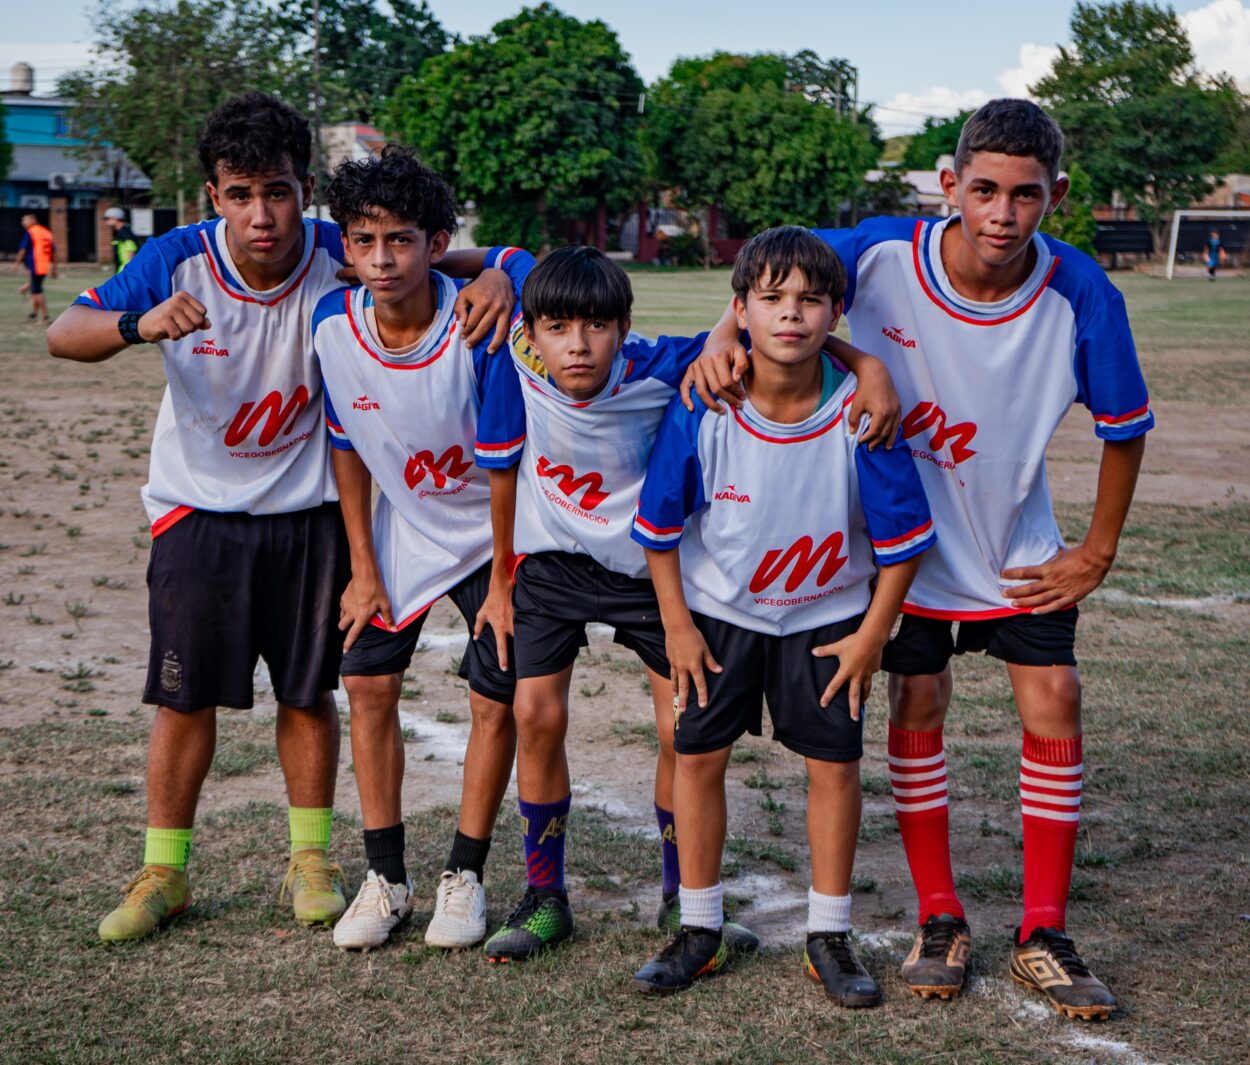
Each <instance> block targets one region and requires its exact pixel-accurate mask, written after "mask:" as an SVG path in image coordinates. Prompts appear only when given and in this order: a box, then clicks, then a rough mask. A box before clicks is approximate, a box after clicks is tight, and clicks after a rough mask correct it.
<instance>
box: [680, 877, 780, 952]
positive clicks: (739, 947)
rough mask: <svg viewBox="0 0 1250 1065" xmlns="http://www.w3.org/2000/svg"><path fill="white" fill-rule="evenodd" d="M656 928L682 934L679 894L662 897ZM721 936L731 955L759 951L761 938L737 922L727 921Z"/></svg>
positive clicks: (722, 927) (722, 928)
mask: <svg viewBox="0 0 1250 1065" xmlns="http://www.w3.org/2000/svg"><path fill="white" fill-rule="evenodd" d="M655 926H656V928H658V929H659V930H660V931H661V932H667V933H668V934H669V935H671V936H676V935H679V934H680V933H681V899H680V898H679V897H678V895H677V892H675V891H674V892H673V893H672V894H671V895H661V896H660V910H659V912H658V913H657V914H656V915H655ZM721 934H722V935H723V936H724V937H725V949H726V950H728V951H729V953H730V954H753V953H754V952H755V951H757V950H758V949H759V945H760V937H759V936H757V935H756V934H755V933H754V932H752V931H751V929H749V928H747V927H746V926H745V925H740V924H738V923H737V922H736V921H726V922H725V923H724V925H722V926H721Z"/></svg>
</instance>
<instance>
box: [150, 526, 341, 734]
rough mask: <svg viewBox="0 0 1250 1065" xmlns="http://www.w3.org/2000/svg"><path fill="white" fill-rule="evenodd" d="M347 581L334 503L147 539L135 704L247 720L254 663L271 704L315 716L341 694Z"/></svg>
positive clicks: (182, 529)
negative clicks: (222, 710) (142, 663)
mask: <svg viewBox="0 0 1250 1065" xmlns="http://www.w3.org/2000/svg"><path fill="white" fill-rule="evenodd" d="M350 575H351V566H350V561H349V557H348V553H347V537H346V534H345V533H344V531H343V518H342V515H341V513H340V512H339V506H338V504H337V503H326V504H324V505H322V506H320V507H314V508H312V509H311V510H300V511H295V512H294V513H291V514H267V515H253V514H222V513H218V512H214V511H208V510H193V511H192V512H191V513H190V514H188V515H187V516H186V517H184V518H182V519H180V520H179V521H177V522H175V523H174V524H173V525H171V526H170V527H169V528H168V529H166V530H165V531H164V532H163V533H161V535H160V536H158V537H156V539H154V540H153V541H152V554H151V557H150V558H149V560H148V620H149V623H150V625H151V629H152V647H151V652H150V654H149V657H148V679H147V686H146V687H145V688H144V690H143V701H144V702H145V703H153V704H156V705H159V706H168V707H170V708H171V709H173V710H199V709H200V708H202V707H206V706H233V707H236V708H238V709H243V710H246V709H248V708H250V707H251V705H252V673H253V672H254V670H255V669H256V660H257V658H258V657H261V658H264V660H265V662H266V664H267V665H268V666H269V676H270V678H271V680H272V681H273V691H274V695H275V696H276V697H277V699H278V701H279V702H281V703H285V704H286V705H287V706H295V707H309V706H313V705H314V704H315V703H316V700H317V695H318V693H319V692H323V691H328V690H330V689H332V688H337V687H338V674H339V659H340V657H341V656H342V653H343V634H342V633H341V632H339V629H338V618H339V599H340V598H341V597H342V595H343V589H344V588H346V587H347V581H348V578H349V577H350Z"/></svg>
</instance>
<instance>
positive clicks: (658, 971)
mask: <svg viewBox="0 0 1250 1065" xmlns="http://www.w3.org/2000/svg"><path fill="white" fill-rule="evenodd" d="M728 958H729V950H728V948H727V947H726V945H725V937H724V936H723V935H722V934H721V932H720V929H714V928H688V927H687V928H682V930H681V931H680V932H678V933H677V938H676V939H674V940H673V941H672V942H671V943H669V945H668V946H667V947H665V948H664V949H663V950H662V951H660V953H659V954H657V955H656V956H655V957H654V958H652V959H651V960H650V961H649V962H647V964H646V965H644V966H643V967H642V968H641V969H639V970H638V971H637V972H636V973H634V979H633V987H634V989H635V990H636V991H641V992H643V993H644V994H648V995H656V994H658V995H668V994H672V992H674V991H683V990H685V989H686V988H688V987H689V986H690V985H691V984H693V983H694V982H695V981H696V980H698V979H700V978H701V977H704V976H712V975H714V974H715V973H718V972H720V971H721V970H722V969H723V968H725V963H726V961H727V960H728Z"/></svg>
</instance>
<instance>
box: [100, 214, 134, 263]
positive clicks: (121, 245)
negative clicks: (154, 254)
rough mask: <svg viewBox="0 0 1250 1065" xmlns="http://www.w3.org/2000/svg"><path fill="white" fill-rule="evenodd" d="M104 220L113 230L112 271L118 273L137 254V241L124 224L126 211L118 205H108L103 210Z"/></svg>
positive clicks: (132, 232) (128, 227) (131, 231)
mask: <svg viewBox="0 0 1250 1065" xmlns="http://www.w3.org/2000/svg"><path fill="white" fill-rule="evenodd" d="M104 222H105V225H107V226H108V227H109V229H111V230H112V231H113V273H115V274H120V273H121V272H122V271H123V270H124V269H126V264H127V263H128V262H130V260H131V259H133V258H134V257H135V256H136V255H137V254H138V252H139V242H138V241H137V240H135V235H134V231H133V230H131V228H130V226H129V225H127V224H126V212H125V211H123V210H122V209H121V208H120V207H110V208H109V209H108V210H107V211H105V212H104Z"/></svg>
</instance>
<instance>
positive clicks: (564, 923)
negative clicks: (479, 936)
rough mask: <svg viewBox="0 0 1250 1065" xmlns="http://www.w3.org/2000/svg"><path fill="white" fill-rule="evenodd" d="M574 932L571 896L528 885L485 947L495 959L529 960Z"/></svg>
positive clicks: (497, 960)
mask: <svg viewBox="0 0 1250 1065" xmlns="http://www.w3.org/2000/svg"><path fill="white" fill-rule="evenodd" d="M572 934H573V910H572V909H571V908H570V907H569V900H568V897H567V896H566V895H565V894H564V892H560V893H559V894H548V893H544V894H539V893H538V892H537V891H535V890H534V889H533V888H532V887H527V888H526V889H525V895H524V896H523V897H522V899H521V901H520V903H519V904H518V906H517V908H516V909H515V910H513V911H512V912H511V913H510V914H509V915H508V919H507V920H506V921H504V923H503V926H502V927H501V928H500V929H499V931H497V932H496V933H495V934H494V935H493V936H491V937H490V939H488V940H487V941H486V945H485V946H484V947H483V948H482V950H483V951H484V952H485V954H486V957H487V959H488V960H490V961H492V962H513V961H529V960H530V959H531V958H534V957H536V956H538V955H539V954H541V953H542V952H543V951H545V950H550V949H551V948H552V947H554V946H555V945H556V944H557V943H563V942H564V940H566V939H568V938H569V936H571V935H572Z"/></svg>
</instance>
